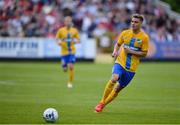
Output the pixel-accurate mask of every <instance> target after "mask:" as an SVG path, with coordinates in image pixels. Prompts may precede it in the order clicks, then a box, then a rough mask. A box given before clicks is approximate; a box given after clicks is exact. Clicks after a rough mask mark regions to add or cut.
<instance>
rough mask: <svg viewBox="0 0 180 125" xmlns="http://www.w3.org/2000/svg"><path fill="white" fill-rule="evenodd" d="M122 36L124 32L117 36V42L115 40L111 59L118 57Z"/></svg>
mask: <svg viewBox="0 0 180 125" xmlns="http://www.w3.org/2000/svg"><path fill="white" fill-rule="evenodd" d="M123 34H124V32H122V33H121V34H120V35H119V37H118V40H117V42H116V44H115V46H114V50H113V53H112V57H114V58H115V59H116V58H117V57H118V55H119V53H118V52H119V49H120V47H121V45H122V44H123V42H124V41H123Z"/></svg>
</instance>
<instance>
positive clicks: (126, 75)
mask: <svg viewBox="0 0 180 125" xmlns="http://www.w3.org/2000/svg"><path fill="white" fill-rule="evenodd" d="M122 71H123V74H122V75H121V76H120V78H119V80H118V84H117V85H116V87H115V88H114V89H113V90H112V91H111V93H110V94H109V96H108V97H107V98H106V100H105V102H104V105H107V104H108V103H110V102H111V101H112V100H114V98H115V97H117V95H118V93H119V92H120V91H121V90H122V89H123V88H125V87H126V86H127V85H128V84H129V83H130V81H131V80H132V78H133V77H134V75H135V73H133V72H128V71H126V70H124V69H122Z"/></svg>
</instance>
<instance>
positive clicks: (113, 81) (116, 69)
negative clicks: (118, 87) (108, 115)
mask: <svg viewBox="0 0 180 125" xmlns="http://www.w3.org/2000/svg"><path fill="white" fill-rule="evenodd" d="M121 74H122V72H121V70H120V68H119V64H114V66H113V70H112V77H111V80H109V81H108V83H107V85H106V87H105V90H104V93H103V97H102V99H101V101H100V103H99V104H98V105H97V106H96V107H95V111H96V112H101V111H102V110H103V108H104V106H105V100H106V99H107V97H108V96H109V95H110V93H112V90H113V88H114V85H115V84H116V82H117V81H118V79H119V76H121Z"/></svg>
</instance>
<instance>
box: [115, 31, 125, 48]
mask: <svg viewBox="0 0 180 125" xmlns="http://www.w3.org/2000/svg"><path fill="white" fill-rule="evenodd" d="M123 36H124V31H123V32H122V33H121V34H120V35H119V36H118V41H117V43H118V45H122V44H123V43H124V40H123Z"/></svg>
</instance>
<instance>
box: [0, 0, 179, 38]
mask: <svg viewBox="0 0 180 125" xmlns="http://www.w3.org/2000/svg"><path fill="white" fill-rule="evenodd" d="M132 13H141V14H144V15H145V18H146V20H145V23H144V27H143V28H144V30H145V31H146V32H148V33H149V35H150V37H151V39H152V40H154V41H157V42H165V41H168V42H173V41H177V42H179V41H180V36H179V34H180V28H179V25H180V21H179V20H177V19H171V18H170V17H169V15H168V14H167V12H166V11H165V9H164V8H163V7H161V6H159V5H156V4H155V0H28V1H26V0H0V20H1V21H0V35H1V36H2V37H54V35H55V33H56V31H57V29H58V28H59V27H61V26H62V25H63V23H62V20H63V17H64V16H65V15H71V16H73V22H74V25H76V26H77V28H79V30H80V31H81V32H84V33H87V34H88V36H89V37H96V38H99V39H101V37H102V36H103V39H105V40H106V41H109V40H108V39H107V38H105V37H104V35H107V34H108V35H107V36H108V37H109V39H110V40H112V39H113V38H112V35H111V34H112V33H113V34H115V35H118V34H117V33H119V31H122V30H123V29H125V28H128V24H129V23H130V15H131V14H132ZM113 37H114V36H113Z"/></svg>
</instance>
